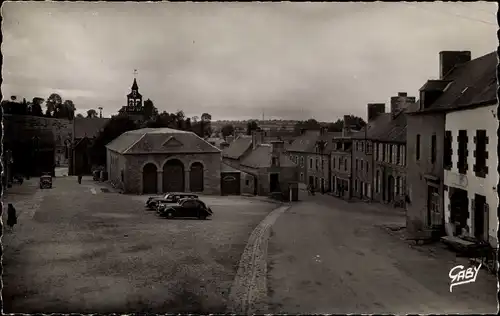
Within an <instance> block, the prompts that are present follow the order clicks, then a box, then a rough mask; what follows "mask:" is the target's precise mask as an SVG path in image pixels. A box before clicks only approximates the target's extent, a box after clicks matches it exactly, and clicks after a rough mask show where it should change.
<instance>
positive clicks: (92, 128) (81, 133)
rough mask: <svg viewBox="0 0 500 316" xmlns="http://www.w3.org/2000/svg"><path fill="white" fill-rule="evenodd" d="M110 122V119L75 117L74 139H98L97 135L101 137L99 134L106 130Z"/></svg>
mask: <svg viewBox="0 0 500 316" xmlns="http://www.w3.org/2000/svg"><path fill="white" fill-rule="evenodd" d="M108 121H109V118H100V117H93V118H88V117H75V119H74V121H73V129H74V133H73V135H74V138H75V139H81V138H84V137H88V138H94V137H97V135H99V132H100V131H101V130H102V129H103V128H104V126H105V125H106V123H108Z"/></svg>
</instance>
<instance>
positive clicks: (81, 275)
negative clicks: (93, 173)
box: [2, 177, 276, 313]
mask: <svg viewBox="0 0 500 316" xmlns="http://www.w3.org/2000/svg"><path fill="white" fill-rule="evenodd" d="M146 198H147V197H137V196H128V195H121V194H117V193H103V192H102V191H101V190H100V189H99V186H96V183H95V182H93V181H92V180H91V179H90V178H84V181H83V183H82V184H81V185H78V183H77V180H76V178H75V177H58V178H56V179H55V180H54V188H53V189H51V190H39V189H38V188H37V182H36V180H30V181H27V182H25V183H24V184H23V185H22V186H21V187H17V188H16V187H14V188H13V189H12V190H11V191H10V192H9V194H8V195H7V196H6V197H5V201H6V202H14V205H15V206H16V208H17V210H18V213H19V214H20V215H19V224H18V225H17V226H15V227H14V231H13V232H6V233H5V234H4V236H3V240H2V242H3V247H4V258H3V268H4V275H3V285H4V289H3V300H4V312H6V313H14V312H16V313H37V312H38V313H70V312H79V313H107V312H116V313H125V312H127V313H131V312H153V313H165V312H170V313H178V312H190V313H221V312H224V311H225V306H226V300H227V295H228V291H229V288H230V286H231V284H232V282H233V279H234V275H235V273H236V269H237V266H238V262H239V259H240V256H241V253H242V251H243V249H244V247H245V245H246V242H247V240H248V237H249V235H250V233H251V232H252V230H253V228H254V227H255V226H256V225H257V224H258V223H259V222H260V221H261V220H262V219H263V218H264V217H265V216H266V215H267V214H268V213H269V212H270V211H271V210H272V209H274V208H276V205H274V204H272V203H266V202H263V201H259V200H256V199H250V198H240V197H203V198H202V199H203V200H204V201H205V202H206V203H207V204H208V205H209V206H210V207H211V208H212V209H213V211H214V213H215V215H214V217H213V218H212V219H210V220H207V221H201V220H189V219H179V220H166V219H162V218H158V217H157V216H156V214H154V212H148V211H146V210H145V209H144V201H145V200H146ZM4 216H5V215H4ZM3 219H4V222H5V220H6V218H5V217H4V218H3Z"/></svg>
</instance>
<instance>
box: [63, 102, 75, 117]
mask: <svg viewBox="0 0 500 316" xmlns="http://www.w3.org/2000/svg"><path fill="white" fill-rule="evenodd" d="M62 108H64V112H65V114H66V115H65V116H64V118H67V119H68V120H72V119H74V118H75V110H76V108H75V104H74V103H73V101H71V100H66V101H64V103H63V106H62Z"/></svg>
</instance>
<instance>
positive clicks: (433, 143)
mask: <svg viewBox="0 0 500 316" xmlns="http://www.w3.org/2000/svg"><path fill="white" fill-rule="evenodd" d="M436 150H437V149H436V135H435V134H434V135H432V136H431V163H435V162H436Z"/></svg>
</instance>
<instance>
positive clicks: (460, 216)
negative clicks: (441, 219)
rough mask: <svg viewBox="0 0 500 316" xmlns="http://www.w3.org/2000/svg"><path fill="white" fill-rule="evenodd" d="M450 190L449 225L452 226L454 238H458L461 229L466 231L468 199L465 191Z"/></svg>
mask: <svg viewBox="0 0 500 316" xmlns="http://www.w3.org/2000/svg"><path fill="white" fill-rule="evenodd" d="M449 190H450V223H451V224H453V225H454V228H455V230H454V233H453V235H454V236H459V235H460V234H461V233H462V230H463V229H466V230H468V227H467V219H468V218H469V198H468V196H467V191H465V190H462V189H458V188H449Z"/></svg>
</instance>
